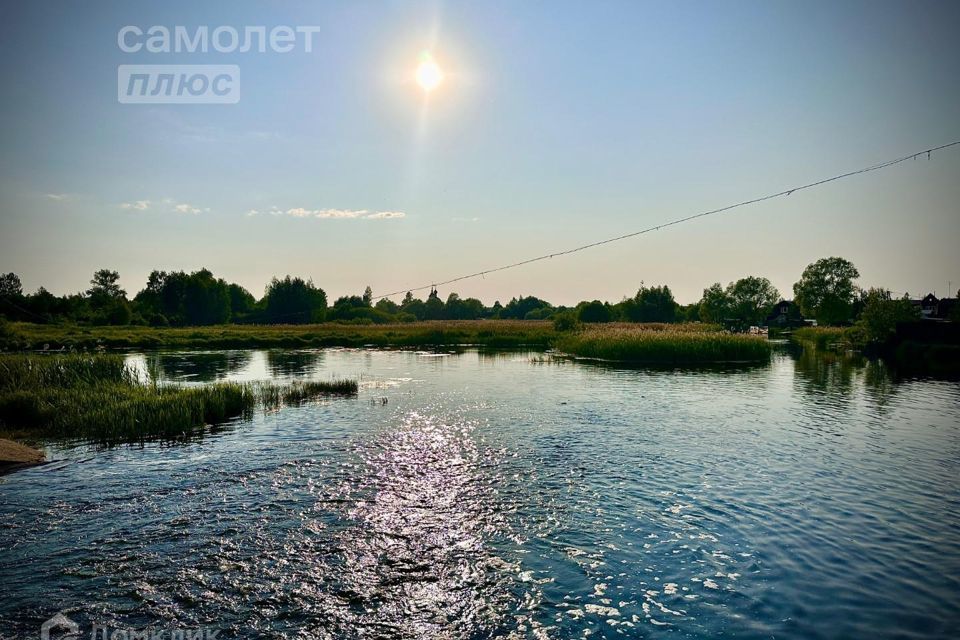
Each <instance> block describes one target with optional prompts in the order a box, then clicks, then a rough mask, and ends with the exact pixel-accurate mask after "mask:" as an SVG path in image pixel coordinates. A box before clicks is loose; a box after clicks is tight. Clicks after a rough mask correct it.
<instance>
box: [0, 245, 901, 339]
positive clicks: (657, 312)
mask: <svg viewBox="0 0 960 640" xmlns="http://www.w3.org/2000/svg"><path fill="white" fill-rule="evenodd" d="M859 275H860V274H859V272H858V271H857V269H856V267H854V265H853V264H852V263H851V262H849V261H847V260H845V259H843V258H824V259H821V260H818V261H816V262H814V263H812V264H811V265H809V266H808V267H807V268H806V269H805V270H804V272H803V274H802V276H801V278H800V280H799V281H798V282H797V283H796V284H795V285H794V286H793V294H794V295H793V297H794V302H795V303H796V304H795V308H796V309H797V313H798V314H799V313H802V315H803V316H804V317H806V318H811V319H816V320H817V321H818V322H819V323H820V324H825V325H836V324H849V323H851V322H853V321H854V320H855V319H856V318H858V317H859V316H860V315H861V313H862V312H863V310H864V308H865V307H866V306H867V304H868V303H869V302H870V301H874V303H875V306H876V304H880V302H878V300H881V299H882V301H887V302H890V303H893V302H898V301H893V300H892V299H891V296H890V295H889V292H886V293H884V290H881V289H870V290H861V289H859V288H858V287H857V286H856V284H855V282H854V281H855V280H856V279H857V278H859ZM119 279H120V275H119V274H118V273H117V272H116V271H112V270H109V269H100V270H98V271H96V272H95V273H94V274H93V278H92V279H91V281H90V288H89V289H87V290H86V291H84V292H82V293H76V294H72V295H64V296H55V295H53V294H51V293H50V292H48V291H47V290H46V289H44V288H43V287H41V288H40V289H38V290H37V291H36V292H35V293H32V294H24V293H23V287H22V285H21V282H20V278H19V277H18V276H17V275H16V274H14V273H7V274H4V275H0V315H2V316H4V317H6V318H7V319H10V320H19V321H27V322H76V323H84V324H94V325H130V324H133V325H150V326H199V325H215V324H226V323H241V324H244V323H253V324H306V323H315V322H324V321H336V322H346V323H359V324H369V323H377V324H380V323H391V322H412V321H416V320H476V319H483V318H493V319H517V320H551V319H552V320H554V321H555V323H557V324H558V326H569V325H573V324H576V323H596V322H614V321H619V322H666V323H670V322H691V321H702V322H710V323H715V324H721V325H724V326H727V327H729V328H733V329H737V328H739V329H743V328H746V327H749V326H754V325H762V324H764V320H765V318H766V317H767V316H768V314H770V312H771V310H772V309H773V308H774V306H775V305H776V304H777V303H778V302H779V301H780V300H781V299H782V296H781V294H780V292H779V291H777V289H776V287H774V286H773V284H771V282H770V281H769V280H768V279H767V278H763V277H758V276H747V277H744V278H741V279H739V280H736V281H734V282H730V283H729V284H728V285H727V286H723V285H722V284H721V283H719V282H717V283H714V284H712V285H710V286H709V287H707V288H706V289H704V291H703V296H702V297H701V299H700V300H699V301H698V302H696V303H693V304H688V305H681V304H678V303H677V302H676V300H675V299H674V297H673V292H672V291H671V290H670V287H669V286H667V285H659V286H646V285H644V284H643V283H641V285H640V288H639V289H638V290H637V292H636V294H634V295H633V296H632V297H625V298H624V299H622V300H621V301H620V302H617V303H610V302H601V301H600V300H585V301H582V302H580V303H579V304H577V305H575V306H573V307H565V306H560V305H552V304H550V303H549V302H547V301H545V300H542V299H540V298H537V297H535V296H520V297H518V298H517V297H515V298H512V299H511V300H509V301H508V302H507V303H506V304H501V303H500V301H496V302H495V303H494V304H493V305H492V306H486V305H484V303H483V302H482V301H480V300H478V299H477V298H461V297H460V296H459V295H458V294H457V293H450V294H448V295H447V297H446V299H443V298H441V297H440V294H439V292H438V291H437V290H436V289H434V290H432V291H431V292H430V294H429V295H428V296H427V298H426V299H419V298H415V297H414V296H413V294H412V293H410V292H408V293H407V294H406V296H404V298H403V299H402V300H401V301H400V302H394V301H392V300H389V299H387V298H381V299H379V300H377V301H376V302H374V295H373V291H372V290H371V289H370V287H367V288H366V290H365V291H364V292H363V294H361V295H353V296H342V297H340V298H337V299H336V300H335V301H334V302H333V304H332V305H330V304H328V301H327V294H326V293H325V292H324V290H323V289H321V288H320V287H317V286H316V285H315V284H314V283H313V281H312V280H310V279H303V278H299V277H293V276H289V275H288V276H286V277H284V278H282V279H280V278H273V279H272V280H271V281H270V283H269V284H268V285H267V287H266V289H265V291H264V295H263V297H261V298H260V299H259V300H258V299H256V298H255V297H254V296H253V295H252V294H251V293H250V292H249V291H247V290H246V289H244V288H243V287H241V286H240V285H238V284H235V283H228V282H227V281H225V280H224V279H223V278H217V277H215V276H214V275H213V273H211V272H210V271H209V270H207V269H200V270H199V271H195V272H193V273H186V272H184V271H169V272H167V271H153V272H152V273H151V274H150V276H149V278H148V279H147V283H146V286H145V287H144V288H143V289H142V290H141V291H139V292H138V293H137V294H136V295H135V296H133V298H132V299H131V298H128V296H127V292H126V291H124V290H123V289H122V288H121V287H120V285H119ZM899 302H901V303H902V301H899ZM907 306H910V305H906V306H904V305H903V304H899V306H897V309H898V311H897V313H899V315H907ZM910 313H913V308H912V307H911V308H910ZM881 315H883V314H881ZM886 315H889V313H887V314H886ZM898 317H899V316H898Z"/></svg>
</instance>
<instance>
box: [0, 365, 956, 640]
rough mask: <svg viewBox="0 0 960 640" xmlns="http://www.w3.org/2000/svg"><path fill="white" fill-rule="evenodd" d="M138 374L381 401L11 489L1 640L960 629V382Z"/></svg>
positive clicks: (646, 374) (72, 466)
mask: <svg viewBox="0 0 960 640" xmlns="http://www.w3.org/2000/svg"><path fill="white" fill-rule="evenodd" d="M129 361H130V363H131V365H132V366H136V367H138V368H140V369H141V370H142V371H143V373H144V375H145V376H152V377H154V378H156V379H158V380H161V381H164V382H170V381H176V382H182V383H186V384H198V383H202V382H207V381H212V380H266V379H274V380H291V379H294V378H304V377H307V378H313V379H329V378H331V377H335V376H350V377H359V378H360V380H361V390H360V393H359V395H358V396H357V397H356V398H347V399H344V398H336V399H330V400H325V401H321V402H313V403H308V404H306V405H303V406H299V407H286V408H283V409H281V410H279V411H274V412H270V413H263V412H260V413H257V415H255V416H254V417H253V418H252V419H247V420H238V421H236V422H234V423H231V424H227V425H221V426H220V427H217V428H215V429H211V430H209V431H208V432H206V433H204V434H203V435H202V436H201V437H198V438H196V439H194V440H192V441H190V442H181V443H174V444H170V443H150V444H146V445H143V446H123V447H115V448H111V449H96V448H94V447H92V446H89V445H85V444H83V443H73V444H71V445H69V446H67V445H64V444H59V445H58V444H51V445H50V446H49V448H48V453H49V455H50V457H52V458H54V459H56V460H58V462H55V463H53V464H48V465H46V466H42V467H37V468H33V469H29V470H25V471H21V472H18V473H14V474H12V475H9V476H6V477H3V478H0V549H2V555H0V585H2V587H0V589H2V592H3V597H2V598H0V637H2V638H20V637H38V634H39V628H40V624H41V623H42V622H43V621H44V620H46V619H48V618H50V617H51V616H52V615H53V614H54V613H56V612H58V611H62V612H63V613H64V614H65V615H66V616H68V617H69V618H70V619H72V620H73V621H75V622H77V623H78V624H80V626H81V631H82V632H83V633H84V635H85V636H89V634H90V630H91V628H92V626H93V625H97V628H98V629H100V630H101V631H100V633H101V634H102V633H103V631H102V629H104V628H105V629H108V630H109V632H111V633H112V632H113V630H116V629H123V630H137V631H138V632H139V631H143V630H152V631H157V630H165V629H166V630H171V629H187V630H197V629H204V630H210V629H213V630H220V631H219V637H220V638H230V637H277V638H280V637H297V638H378V637H383V638H391V637H397V638H486V637H508V638H524V637H530V638H573V637H584V636H590V637H592V638H603V637H610V638H622V637H628V638H633V637H637V638H640V637H643V638H660V637H664V638H666V637H671V638H676V637H684V638H716V637H737V638H771V637H775V638H797V639H801V638H803V639H809V638H857V637H859V638H894V637H897V638H935V637H949V636H953V637H956V634H957V633H958V628H960V491H958V489H960V480H958V471H960V384H958V383H957V382H956V381H937V380H920V379H895V378H894V377H892V376H891V375H890V374H889V372H887V371H885V370H884V369H883V367H882V366H880V365H877V364H870V363H867V364H858V363H851V362H848V361H845V360H836V359H829V358H824V357H821V356H816V355H811V354H805V355H797V354H793V353H790V352H788V351H787V350H786V349H782V348H781V349H778V351H777V353H776V355H775V356H774V358H773V361H772V362H771V363H770V364H769V365H767V366H759V367H748V368H706V369H704V368H701V369H682V370H669V369H649V368H646V369H631V368H616V367H610V366H601V365H598V364H591V363H585V362H574V361H570V360H562V359H556V358H551V357H550V356H549V355H545V354H542V353H506V354H502V353H501V354H485V353H482V352H478V351H475V350H468V351H465V352H462V353H449V354H435V353H414V352H409V351H378V350H348V349H343V350H338V349H333V350H315V351H223V352H206V353H161V354H131V355H130V356H129ZM188 632H189V631H188ZM98 637H99V636H98ZM167 638H170V635H169V632H168V635H167Z"/></svg>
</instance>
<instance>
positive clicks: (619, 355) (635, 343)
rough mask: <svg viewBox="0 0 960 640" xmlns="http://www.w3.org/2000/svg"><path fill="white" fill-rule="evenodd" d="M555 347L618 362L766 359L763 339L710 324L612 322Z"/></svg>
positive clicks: (706, 361)
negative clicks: (725, 330)
mask: <svg viewBox="0 0 960 640" xmlns="http://www.w3.org/2000/svg"><path fill="white" fill-rule="evenodd" d="M557 347H558V348H559V349H560V350H561V351H563V352H565V353H569V354H573V355H576V356H580V357H585V358H599V359H603V360H613V361H619V362H637V363H649V364H706V363H718V362H766V361H768V360H769V359H770V343H769V342H767V340H766V338H763V337H758V336H747V335H732V334H729V333H723V332H721V331H717V330H716V328H714V327H711V326H710V325H697V324H688V325H656V326H650V325H629V324H626V325H624V324H616V325H605V326H597V327H591V328H587V329H584V330H582V331H580V332H578V333H575V334H570V335H568V336H565V337H563V338H561V339H560V340H559V341H558V343H557Z"/></svg>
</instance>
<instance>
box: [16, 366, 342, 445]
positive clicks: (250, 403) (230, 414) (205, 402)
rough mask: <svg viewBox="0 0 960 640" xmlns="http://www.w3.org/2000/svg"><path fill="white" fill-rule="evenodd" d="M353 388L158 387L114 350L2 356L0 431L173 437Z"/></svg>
mask: <svg viewBox="0 0 960 640" xmlns="http://www.w3.org/2000/svg"><path fill="white" fill-rule="evenodd" d="M356 392H357V382H356V381H353V380H333V381H330V382H305V383H294V384H292V385H287V386H281V387H278V386H275V385H258V384H236V383H218V384H210V385H204V386H197V387H181V386H169V385H163V386H159V385H154V384H147V383H143V382H141V381H140V380H138V379H137V377H136V376H135V374H134V373H133V372H132V371H131V370H130V369H128V368H127V367H126V366H125V365H124V361H123V358H122V357H121V356H118V355H105V354H96V355H83V354H57V355H53V354H50V355H25V354H7V355H0V429H2V430H3V431H4V432H6V433H10V434H14V435H17V436H20V437H23V436H24V435H26V436H39V437H61V438H82V439H84V440H91V441H95V442H99V443H103V444H114V443H119V442H138V441H143V440H147V439H152V438H167V439H175V438H182V437H185V436H188V435H190V434H192V433H194V432H195V431H196V430H197V429H199V428H202V427H204V426H205V425H211V424H218V423H223V422H226V421H228V420H230V419H232V418H236V417H239V416H244V415H249V414H250V413H251V412H252V411H253V410H254V409H255V408H256V407H257V406H258V405H261V406H264V407H265V408H276V407H278V406H280V405H282V404H299V403H301V402H304V401H306V400H309V399H312V398H316V397H318V396H322V395H328V394H340V395H343V394H346V395H350V394H356Z"/></svg>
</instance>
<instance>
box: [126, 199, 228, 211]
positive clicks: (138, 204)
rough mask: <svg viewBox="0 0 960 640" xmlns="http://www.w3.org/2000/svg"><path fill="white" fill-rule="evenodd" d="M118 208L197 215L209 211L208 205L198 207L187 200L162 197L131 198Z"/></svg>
mask: <svg viewBox="0 0 960 640" xmlns="http://www.w3.org/2000/svg"><path fill="white" fill-rule="evenodd" d="M120 208H121V209H126V210H127V211H147V210H155V211H167V212H169V213H186V214H190V215H197V214H200V213H207V212H209V211H210V207H198V206H196V205H192V204H190V203H188V202H177V201H176V200H174V199H173V198H163V199H161V200H160V201H159V202H155V201H153V200H132V201H131V202H124V203H121V204H120Z"/></svg>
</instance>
